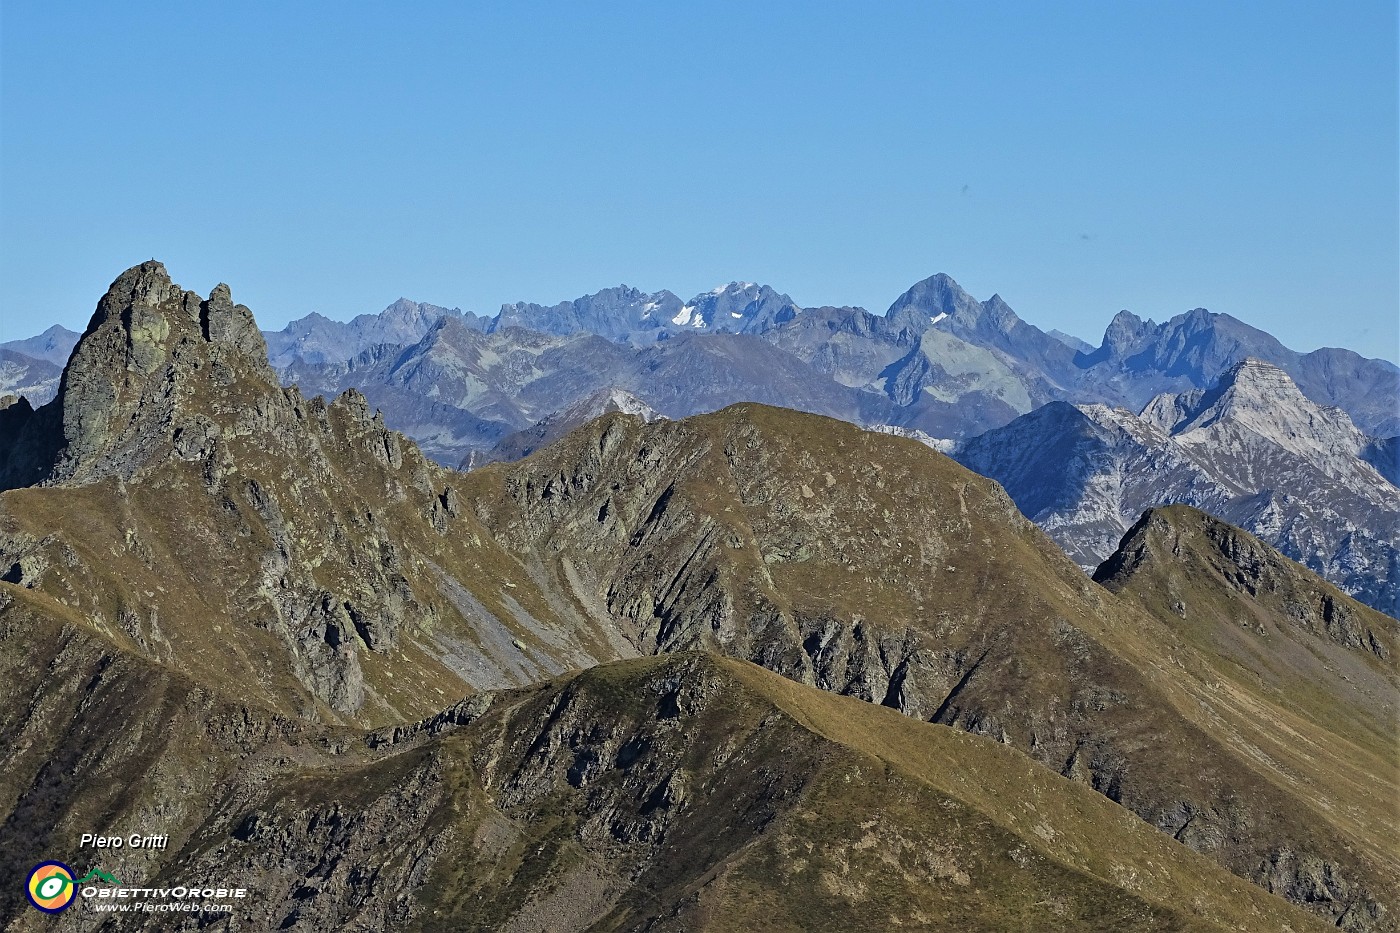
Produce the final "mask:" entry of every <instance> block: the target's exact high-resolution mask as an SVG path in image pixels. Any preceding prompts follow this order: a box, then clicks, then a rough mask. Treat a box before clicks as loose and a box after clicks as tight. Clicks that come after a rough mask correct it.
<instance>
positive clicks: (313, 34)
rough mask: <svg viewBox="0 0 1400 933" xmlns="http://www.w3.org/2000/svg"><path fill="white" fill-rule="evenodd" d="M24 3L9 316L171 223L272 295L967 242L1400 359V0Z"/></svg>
mask: <svg viewBox="0 0 1400 933" xmlns="http://www.w3.org/2000/svg"><path fill="white" fill-rule="evenodd" d="M2 9H3V13H0V42H3V47H2V48H0V61H2V62H3V65H2V66H0V67H3V76H2V77H3V86H0V97H2V98H3V109H2V110H0V225H2V226H3V229H2V230H0V236H2V239H0V337H3V339H12V338H14V337H19V336H26V335H28V334H30V333H34V332H37V331H38V330H41V329H42V328H43V327H44V326H47V325H48V324H49V323H54V322H60V323H63V324H66V325H68V326H70V327H73V328H75V329H79V328H81V327H82V326H83V325H84V324H85V323H86V320H87V318H88V316H89V315H90V313H91V311H92V308H93V306H94V305H95V303H96V300H97V298H98V297H99V296H100V295H101V293H102V291H103V290H104V289H105V287H106V286H107V284H108V283H109V282H110V281H111V280H112V279H113V278H114V277H115V276H116V275H117V274H118V273H119V272H120V271H121V270H122V269H124V268H126V267H127V266H129V265H131V264H133V263H136V262H139V261H141V260H144V259H147V258H150V257H152V256H154V257H156V258H159V259H161V260H163V261H164V262H165V263H166V265H167V267H168V268H169V269H170V271H171V273H172V275H173V276H174V277H175V279H176V281H178V282H180V283H181V284H183V285H185V286H186V287H190V288H197V289H199V290H200V291H202V292H207V291H208V289H209V288H211V287H212V286H213V285H214V284H215V283H216V282H218V281H227V282H228V283H229V284H230V285H231V286H232V287H233V293H234V296H235V298H236V299H238V300H241V301H243V302H245V303H247V304H248V305H250V306H251V307H252V308H253V310H254V312H255V313H256V314H257V315H258V318H259V321H260V322H261V323H262V324H263V326H265V327H279V326H281V325H282V323H284V322H285V321H287V320H288V319H290V318H293V317H298V316H300V315H302V314H305V313H307V312H309V311H313V310H315V311H321V312H322V313H325V314H328V315H330V316H333V317H342V318H343V317H348V316H350V315H353V314H357V313H361V312H366V311H377V310H379V309H381V308H383V307H384V306H385V305H386V304H388V303H389V302H390V301H392V300H393V299H395V298H397V297H399V296H400V295H406V296H409V297H412V298H415V299H418V300H422V301H432V302H435V303H438V304H444V305H451V306H460V307H462V308H465V309H469V310H474V311H479V312H487V313H489V312H494V311H495V309H496V308H497V307H498V306H499V305H500V304H501V303H502V302H505V301H515V300H535V301H541V302H546V303H548V302H554V301H557V300H561V299H564V298H570V297H575V296H577V295H580V294H584V293H586V292H591V291H595V290H597V289H598V288H601V287H605V286H608V285H615V284H617V283H619V282H626V283H628V284H631V285H636V286H638V287H641V288H645V289H649V290H650V289H660V288H670V289H671V290H673V291H675V292H678V293H680V294H681V295H682V296H683V297H688V296H689V295H691V294H694V293H696V292H699V291H702V290H706V289H709V288H710V287H712V286H713V285H715V284H716V283H719V282H722V281H728V280H730V279H747V280H753V281H761V282H767V283H769V284H772V285H773V286H775V287H777V288H778V289H780V290H782V291H786V292H788V293H789V294H791V295H792V296H793V297H794V298H795V299H797V300H798V301H799V302H800V303H803V304H859V305H863V306H865V307H869V308H871V309H873V310H876V311H882V310H884V308H885V307H887V306H888V305H889V303H890V302H891V301H892V300H893V299H894V298H895V297H896V296H897V295H898V294H899V293H900V292H901V291H903V290H904V289H905V288H907V287H908V286H909V285H910V284H912V283H913V282H915V281H916V280H918V279H921V278H923V277H925V276H927V275H930V274H932V273H934V272H939V271H943V272H947V273H949V274H951V275H952V276H953V277H954V278H956V279H957V280H958V281H959V282H961V283H962V284H963V285H964V287H966V288H967V289H968V290H969V291H971V292H973V293H974V294H975V295H977V296H978V297H981V298H985V297H987V296H989V295H991V294H992V293H993V292H1000V293H1001V295H1002V296H1003V297H1004V298H1005V299H1006V300H1007V301H1008V302H1010V303H1011V305H1012V306H1013V307H1014V308H1016V309H1017V310H1018V311H1019V312H1020V313H1021V315H1022V317H1024V318H1026V319H1027V320H1029V321H1031V322H1033V323H1036V324H1038V325H1040V326H1042V327H1045V328H1047V329H1048V328H1050V327H1060V328H1062V329H1064V330H1067V331H1070V332H1074V333H1078V334H1080V335H1081V336H1084V337H1087V338H1089V339H1090V340H1092V341H1094V342H1097V340H1098V338H1099V336H1100V335H1101V334H1102V331H1103V328H1104V326H1105V325H1106V324H1107V322H1108V320H1109V318H1110V317H1111V316H1112V315H1113V314H1114V312H1116V311H1117V310H1118V309H1120V308H1129V309H1131V310H1133V311H1134V312H1136V313H1138V314H1140V315H1142V316H1144V317H1149V316H1150V317H1153V318H1156V319H1158V320H1162V319H1164V318H1166V317H1170V316H1171V315H1173V314H1177V313H1180V312H1182V311H1185V310H1188V309H1190V308H1193V307H1196V306H1205V307H1208V308H1211V309H1212V310H1216V311H1224V312H1228V313H1231V314H1234V315H1236V316H1237V317H1240V318H1243V319H1244V320H1246V321H1248V322H1250V323H1252V324H1255V325H1257V326H1260V327H1264V328H1266V329H1268V330H1270V331H1272V332H1274V333H1275V334H1277V335H1278V336H1279V337H1280V338H1281V339H1283V341H1284V342H1285V343H1287V344H1288V345H1290V346H1293V347H1295V348H1298V349H1303V350H1307V349H1312V348H1314V347H1317V346H1320V345H1333V346H1338V345H1340V346H1347V347H1351V348H1353V349H1356V350H1359V351H1361V352H1363V353H1365V354H1367V355H1371V356H1385V357H1388V358H1390V359H1396V357H1397V343H1400V336H1397V331H1398V330H1400V323H1397V318H1398V317H1400V294H1397V289H1398V288H1400V285H1398V284H1397V281H1398V280H1400V230H1398V229H1397V228H1398V227H1400V220H1398V219H1397V218H1398V217H1400V182H1398V181H1397V174H1400V146H1398V145H1397V133H1398V131H1397V110H1400V105H1398V104H1397V83H1398V82H1400V78H1398V77H1397V10H1396V4H1395V2H1394V0H1381V2H1359V0H1358V2H1344V3H1322V2H1318V3H1311V4H1295V3H1283V2H1260V3H1226V4H1221V3H1216V2H1202V3H1196V2H1161V3H1137V2H1130V3H1124V2H1111V3H1064V4H1058V3H1056V4H1052V3H1042V2H1025V3H981V2H967V3H932V2H915V3H870V4H864V3H842V4H834V3H833V4H822V3H796V2H792V3H761V2H740V3H705V4H671V3H657V2H647V3H635V4H623V3H610V4H585V3H576V2H575V3H528V4H527V3H518V2H516V3H500V4H485V3H481V4H478V3H442V4H433V3H423V4H416V5H408V4H403V5H389V4H360V3H312V2H293V3H265V4H253V3H238V2H231V3H224V4H206V3H188V2H181V3H170V4H156V3H65V2H61V0H46V2H31V0H5V2H4V4H3V8H2Z"/></svg>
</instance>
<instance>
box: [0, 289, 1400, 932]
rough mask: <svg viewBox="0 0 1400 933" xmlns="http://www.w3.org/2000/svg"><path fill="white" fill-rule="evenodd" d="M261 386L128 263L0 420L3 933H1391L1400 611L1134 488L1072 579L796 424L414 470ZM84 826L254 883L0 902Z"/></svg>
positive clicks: (1396, 900)
mask: <svg viewBox="0 0 1400 933" xmlns="http://www.w3.org/2000/svg"><path fill="white" fill-rule="evenodd" d="M744 287H745V288H749V289H752V288H755V287H754V286H747V285H745V286H744ZM940 287H944V286H940ZM921 294H922V293H920V294H914V290H911V296H912V297H908V296H907V297H908V301H906V302H905V304H906V306H908V307H916V306H918V302H919V301H921V300H923V299H922V298H921V297H920V295H921ZM642 297H646V296H642ZM671 297H672V298H674V296H671ZM760 297H762V296H760ZM777 297H778V298H780V297H781V296H777ZM629 300H630V299H629ZM657 300H658V301H659V300H660V299H657ZM722 300H727V299H724V295H723V294H722V293H720V292H717V293H715V295H714V300H713V301H712V302H711V303H710V304H697V305H696V306H695V307H696V308H699V309H700V310H698V311H694V309H692V310H693V311H694V313H696V314H702V313H703V314H717V311H722V310H725V309H726V308H727V307H728V306H727V305H724V304H723V301H722ZM755 300H757V299H755ZM764 300H768V299H764ZM998 300H999V299H998ZM675 303H676V304H677V310H675V311H674V312H673V313H674V314H675V315H676V316H677V317H679V316H681V314H682V313H683V311H684V309H685V308H686V307H691V306H690V305H681V304H680V303H679V299H677V300H676V302H675ZM990 304H991V303H988V305H990ZM668 307H669V306H668ZM745 307H748V306H747V305H746V306H745ZM764 307H765V308H767V309H768V310H767V311H765V312H764V314H765V315H767V318H765V320H767V319H769V318H771V320H772V321H773V322H775V323H778V324H782V323H788V322H790V321H791V319H792V315H790V314H789V313H788V311H787V310H786V309H787V305H784V304H782V303H781V302H779V301H777V299H776V298H773V299H772V301H769V304H768V305H764ZM439 310H441V309H439ZM565 310H568V311H569V313H571V314H572V313H576V312H577V309H572V308H571V309H565ZM837 310H840V309H837ZM974 310H976V309H972V310H969V311H968V312H967V314H968V315H972V314H973V311H974ZM546 312H549V313H550V314H555V315H556V316H557V315H559V314H563V313H564V312H563V311H560V310H558V309H544V308H539V307H538V306H520V307H517V308H516V311H515V312H514V313H518V314H520V315H524V316H529V315H532V314H534V315H542V314H545V313H546ZM983 312H986V313H991V312H997V308H996V307H992V308H991V311H987V308H986V307H983ZM420 313H423V312H421V308H419V307H418V306H414V307H410V308H405V309H404V314H405V315H406V316H408V317H412V315H415V314H420ZM639 313H640V312H639ZM732 313H733V312H731V314H732ZM909 313H911V314H912V312H909ZM921 313H922V312H921ZM979 313H981V312H979ZM997 313H999V314H1000V312H997ZM1006 313H1009V309H1006ZM833 314H834V312H833ZM785 315H786V316H785ZM923 317H924V318H927V317H928V316H927V315H923ZM722 318H723V315H722V314H720V315H718V317H717V319H722ZM797 319H798V320H801V318H800V316H799V317H798V318H797ZM997 319H998V320H1002V321H1003V322H1006V321H1010V322H1011V323H1008V324H1007V325H1006V326H1007V328H1008V329H1014V328H1013V325H1014V324H1015V323H1017V322H1016V321H1014V320H1012V319H1014V315H1012V316H1011V318H1006V317H1005V314H1001V317H999V318H997ZM447 320H448V322H449V324H450V325H451V326H452V327H453V328H454V329H455V328H457V327H460V328H461V330H462V334H467V335H471V334H476V335H478V336H479V335H480V334H481V333H483V332H484V331H485V330H487V329H489V328H487V327H486V326H485V325H481V324H480V322H476V323H477V326H476V327H467V323H471V322H466V323H464V322H463V321H462V320H460V319H458V318H451V319H447ZM968 320H969V321H973V317H968ZM976 320H981V318H976ZM974 323H975V321H974ZM1139 323H1141V322H1139ZM561 326H562V325H561ZM619 326H620V325H619ZM755 326H757V325H755ZM972 326H973V324H972V323H969V324H967V327H969V328H971V327H972ZM1124 326H1126V325H1124ZM925 329H927V328H925ZM1139 329H1141V328H1139ZM1008 332H1009V331H1008ZM448 336H449V337H451V336H452V335H448ZM735 336H736V338H742V339H753V340H757V339H758V338H756V337H750V336H749V335H746V334H738V335H735ZM452 339H459V340H461V341H462V342H463V345H464V346H467V345H470V346H473V347H477V346H478V344H479V341H478V340H477V338H476V337H470V336H466V337H464V336H462V335H461V334H458V335H456V336H455V337H452ZM512 339H521V338H519V337H518V333H517V336H516V337H514V338H512ZM676 339H682V338H676ZM930 339H932V338H930ZM335 346H340V344H336V345H335ZM284 349H285V348H283V349H279V350H277V352H279V353H280V352H283V350H284ZM478 349H479V347H478ZM541 352H543V351H541ZM1045 352H1046V353H1047V354H1050V355H1051V356H1053V357H1054V359H1057V360H1058V359H1060V357H1061V356H1063V355H1064V354H1063V353H1061V352H1060V351H1059V350H1054V351H1053V353H1052V351H1051V350H1050V349H1046V351H1045ZM280 375H283V374H279V372H278V371H277V370H274V368H273V366H272V365H271V363H270V361H269V353H268V345H267V343H266V339H265V337H264V335H263V334H262V333H261V332H260V331H259V330H258V328H257V326H256V324H255V322H254V319H253V316H252V314H251V312H250V311H249V309H247V308H246V307H244V306H242V305H239V304H236V303H234V301H233V299H232V295H231V293H230V291H229V289H228V288H227V287H226V286H223V285H220V286H218V287H216V288H215V289H214V290H213V292H212V293H211V294H210V295H209V296H208V297H207V298H206V297H201V296H200V295H197V294H195V293H193V292H189V291H185V290H183V289H181V288H180V287H179V286H177V285H175V284H174V283H173V282H172V281H171V279H170V277H169V276H168V274H167V273H166V270H165V268H164V267H163V266H161V265H160V264H159V263H156V262H149V263H144V264H142V265H140V266H137V267H134V268H132V269H130V270H128V271H127V272H125V273H123V274H122V275H121V276H120V277H119V278H118V279H117V280H116V281H115V282H114V283H113V284H112V286H111V289H110V290H109V291H108V293H107V294H106V295H105V296H104V297H103V298H102V299H101V301H100V302H99V304H98V306H97V309H96V311H95V313H94V315H93V317H92V320H91V323H90V324H89V326H88V328H87V330H86V331H85V333H84V334H83V335H82V336H81V338H80V339H79V340H78V341H77V344H76V346H75V347H74V348H73V350H72V354H71V357H69V358H68V360H67V363H66V366H65V368H64V369H63V371H62V375H61V376H60V377H59V381H58V384H57V387H56V389H55V390H54V393H55V394H54V395H53V398H52V400H51V401H49V402H47V403H46V404H43V405H41V406H38V407H35V406H34V405H31V403H30V402H29V400H28V399H20V398H16V397H13V396H12V397H9V398H8V399H7V401H6V403H5V405H4V407H0V877H2V878H5V879H10V880H8V881H7V882H6V883H5V885H4V886H3V888H0V928H3V929H5V930H16V931H20V930H23V931H30V930H33V931H39V930H71V931H93V930H128V929H151V930H166V929H191V930H194V929H200V930H203V929H211V930H220V931H224V930H228V931H232V930H245V931H263V930H277V929H286V930H305V931H327V933H329V931H339V930H366V931H369V930H478V931H517V933H527V931H550V933H555V931H585V930H587V931H643V930H645V931H696V930H714V931H725V930H772V931H780V930H781V931H788V930H791V931H805V930H817V931H825V930H830V931H847V930H858V929H871V930H884V929H908V930H959V931H961V930H988V931H1001V930H1123V931H1137V930H1173V931H1175V930H1219V931H1234V930H1249V931H1256V930H1257V931H1284V930H1291V931H1300V933H1301V931H1307V930H1319V931H1320V930H1323V929H1328V928H1337V929H1342V930H1347V931H1395V930H1400V881H1397V879H1400V847H1398V846H1397V843H1396V840H1397V839H1400V819H1397V807H1396V804H1397V800H1400V796H1398V795H1400V769H1398V768H1397V746H1396V722H1397V715H1398V714H1400V710H1397V696H1398V695H1400V623H1398V622H1397V621H1396V620H1395V619H1394V618H1392V617H1390V616H1387V615H1384V614H1382V613H1381V612H1379V611H1377V610H1375V609H1372V608H1370V607H1368V606H1366V605H1363V604H1362V603H1360V602H1358V601H1357V600H1356V599H1354V598H1352V597H1351V596H1349V595H1347V594H1346V593H1344V592H1342V591H1341V590H1340V589H1338V588H1337V587H1335V586H1333V585H1332V584H1331V583H1328V582H1326V581H1324V580H1323V579H1322V578H1321V577H1319V576H1317V575H1316V574H1315V573H1314V572H1312V571H1311V570H1309V569H1307V568H1306V567H1304V566H1302V565H1301V564H1298V563H1295V562H1294V561H1292V560H1290V559H1289V558H1287V557H1284V556H1283V555H1282V554H1280V553H1279V552H1278V551H1277V550H1275V549H1274V548H1273V547H1272V546H1271V545H1270V544H1268V543H1265V542H1264V541H1263V540H1261V539H1260V538H1259V537H1256V536H1255V535H1253V534H1250V533H1249V532H1248V531H1245V530H1242V529H1241V528H1238V527H1236V526H1234V525H1230V524H1227V523H1226V522H1224V521H1222V520H1221V519H1220V518H1217V517H1212V515H1210V514H1207V512H1203V511H1199V510H1197V509H1196V508H1193V507H1191V506H1189V505H1173V506H1170V507H1165V508H1148V507H1147V504H1145V505H1144V511H1143V512H1142V514H1141V515H1140V516H1139V517H1138V518H1137V519H1136V520H1135V521H1134V522H1133V523H1132V524H1131V527H1129V528H1128V529H1127V531H1126V533H1125V534H1124V535H1123V536H1122V538H1121V541H1120V542H1119V543H1118V544H1117V546H1116V548H1115V549H1114V550H1113V551H1112V553H1111V554H1109V555H1108V556H1107V559H1106V560H1105V561H1103V562H1102V564H1101V565H1099V566H1098V568H1097V569H1096V570H1095V571H1094V573H1093V575H1092V577H1091V576H1090V575H1087V574H1086V573H1085V572H1084V571H1083V570H1082V569H1081V568H1080V566H1078V565H1077V564H1076V561H1075V560H1072V559H1071V558H1070V557H1068V556H1066V554H1065V552H1064V551H1063V550H1061V548H1060V546H1058V545H1057V544H1056V543H1055V542H1054V541H1052V540H1051V538H1050V537H1049V536H1047V534H1046V533H1045V532H1044V531H1042V530H1041V528H1039V527H1037V526H1036V525H1035V524H1033V523H1032V522H1031V521H1030V520H1028V519H1027V518H1026V517H1024V516H1023V515H1022V513H1021V511H1020V510H1018V508H1017V506H1016V504H1015V502H1013V500H1012V498H1011V497H1010V496H1009V495H1008V494H1007V492H1006V491H1004V490H1003V488H1002V487H1001V486H1000V485H998V484H997V483H996V482H994V481H992V480H989V479H986V478H984V477H982V476H980V475H978V474H976V473H973V472H971V471H970V470H968V469H967V468H965V467H963V466H961V465H959V464H958V463H956V462H954V461H953V460H952V459H949V458H948V457H946V456H944V455H943V454H941V453H939V452H937V451H935V450H933V449H930V447H928V446H926V445H924V444H921V443H919V442H917V441H914V440H910V439H907V438H903V437H898V436H892V435H890V434H885V433H878V432H874V431H867V430H862V429H861V428H859V427H857V426H855V425H853V424H850V423H847V422H845V421H838V420H833V419H831V418H828V417H823V416H821V415H816V414H808V413H801V412H798V411H793V410H789V409H786V408H778V407H771V406H768V405H762V404H758V403H755V402H744V403H740V404H736V405H731V406H729V407H727V408H724V409H722V410H720V411H716V412H713V413H709V414H702V415H696V416H694V417H689V418H684V419H675V420H667V419H666V418H657V417H654V415H655V413H654V412H652V411H651V410H650V409H647V408H646V407H645V406H644V405H640V404H634V400H624V399H620V397H618V398H615V397H612V396H608V399H609V400H606V401H602V403H601V404H600V405H599V406H598V408H597V411H600V412H602V414H601V415H600V416H599V417H596V418H592V419H591V420H585V419H586V415H581V416H580V417H577V418H573V417H571V418H561V419H558V420H556V421H555V422H553V424H555V425H559V424H563V425H564V427H566V428H572V430H569V431H568V432H567V433H563V429H562V428H561V429H559V430H554V429H553V428H548V429H546V428H541V429H540V430H539V431H538V432H536V433H534V434H529V433H527V434H524V435H521V436H519V437H514V438H512V439H511V440H510V441H509V443H508V444H507V445H506V446H507V447H510V448H511V449H513V450H516V452H517V453H524V452H527V451H528V452H529V455H528V456H525V457H524V458H523V459H518V460H510V461H508V460H507V459H501V460H498V461H497V462H491V463H488V464H487V465H484V466H481V467H480V468H478V469H473V470H471V471H470V472H458V471H455V470H451V469H448V468H446V467H443V466H440V465H439V464H437V463H435V462H434V461H433V460H431V459H429V458H427V457H425V456H424V454H423V453H422V452H421V451H420V449H419V447H418V446H417V445H416V444H415V443H414V442H413V441H411V440H409V439H407V438H406V437H404V436H403V435H401V434H399V433H396V432H395V431H392V430H390V429H389V428H387V427H386V426H385V424H384V421H383V418H382V416H380V415H379V414H378V413H377V412H376V411H375V410H374V409H372V408H371V406H370V405H369V403H368V402H367V401H366V398H365V396H364V395H362V394H361V393H360V392H359V391H357V390H354V389H349V390H347V391H345V392H343V393H342V394H340V395H339V396H337V397H336V398H334V399H333V400H331V401H327V400H326V399H324V398H321V397H308V396H307V395H305V394H303V392H302V391H301V390H300V389H298V388H297V387H295V386H289V387H284V386H283V385H281V384H280V382H279V377H280ZM1270 378H1272V377H1271V376H1270ZM1184 398H1185V401H1183V402H1182V406H1183V407H1182V411H1183V412H1186V411H1187V409H1188V408H1189V410H1190V411H1193V412H1194V411H1197V410H1203V408H1204V407H1206V406H1208V405H1209V404H1210V400H1209V399H1207V400H1205V401H1204V402H1203V401H1202V399H1201V398H1199V397H1196V396H1190V397H1184ZM1163 405H1165V402H1164V403H1163ZM1191 405H1194V406H1195V407H1194V408H1190V406H1191ZM580 411H587V413H588V414H592V410H589V409H587V406H585V408H584V409H580ZM1162 417H1163V418H1165V417H1166V415H1165V414H1163V415H1162ZM1183 417H1186V415H1184V414H1183ZM575 422H579V423H578V424H577V426H574V425H575ZM1178 433H1181V432H1178ZM503 436H504V435H503ZM1368 436H1369V435H1368ZM493 443H494V442H493ZM488 459H494V458H488ZM83 833H101V834H111V835H120V836H126V835H128V834H131V833H160V834H166V835H168V837H169V844H168V846H167V847H166V848H164V849H136V848H130V847H127V848H123V849H120V850H110V851H109V852H107V853H105V854H103V856H102V862H101V867H102V868H103V869H104V870H105V871H107V872H111V873H113V874H114V875H116V876H117V877H120V878H122V879H124V880H126V881H130V880H131V879H135V880H136V881H137V882H139V883H141V884H143V885H147V886H159V885H169V884H174V883H177V882H178V881H179V880H180V879H190V878H226V879H231V880H233V881H236V882H237V883H238V884H241V885H243V886H245V887H246V888H247V889H248V890H249V892H250V893H249V896H248V897H247V898H245V899H243V900H241V901H240V902H239V903H238V904H237V905H236V907H235V910H234V911H233V912H232V913H227V914H183V915H182V914H148V915H138V914H128V915H118V914H104V913H99V912H96V911H94V910H93V909H91V905H89V904H84V903H77V904H75V905H74V906H73V907H72V908H71V909H69V910H66V911H65V912H63V913H61V914H57V915H53V916H47V915H44V914H41V913H39V912H38V911H36V910H34V909H33V908H32V907H30V906H29V904H28V902H27V901H26V898H25V895H24V891H23V888H22V885H21V884H20V883H18V881H17V880H16V879H23V878H24V877H25V875H26V874H27V873H28V871H29V869H30V867H31V866H33V865H34V864H35V863H37V862H40V861H43V860H46V859H56V860H60V861H64V862H66V863H68V864H69V865H73V866H74V867H77V868H80V870H86V868H87V867H88V863H89V862H90V861H91V858H90V854H91V853H88V852H82V851H79V846H78V840H79V837H80V835H81V834H83Z"/></svg>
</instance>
